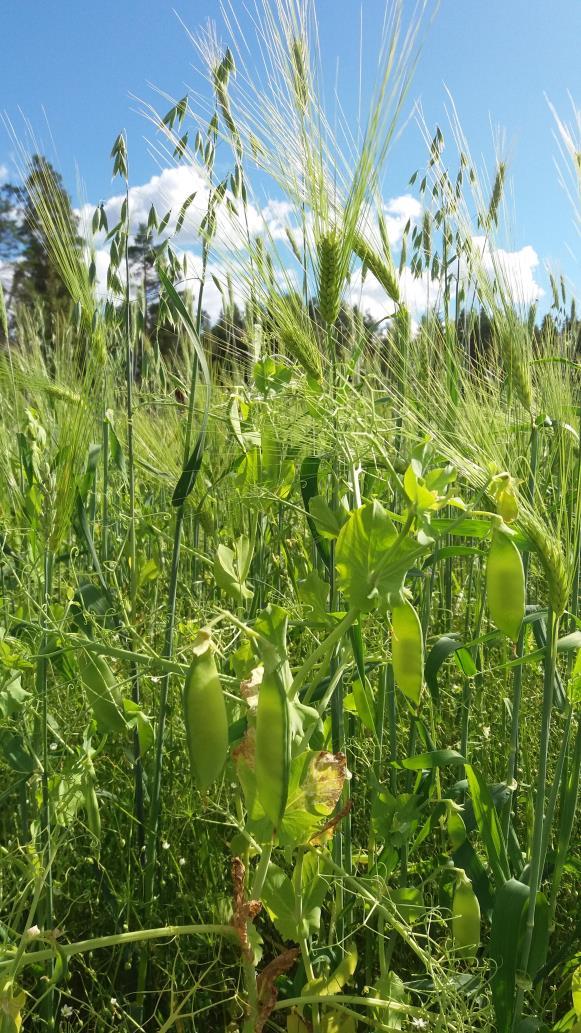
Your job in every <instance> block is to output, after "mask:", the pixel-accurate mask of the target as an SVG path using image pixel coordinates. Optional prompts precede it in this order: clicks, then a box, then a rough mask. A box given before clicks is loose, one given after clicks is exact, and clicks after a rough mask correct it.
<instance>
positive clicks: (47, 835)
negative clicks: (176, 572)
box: [36, 545, 54, 1026]
mask: <svg viewBox="0 0 581 1033" xmlns="http://www.w3.org/2000/svg"><path fill="white" fill-rule="evenodd" d="M53 563H54V556H53V553H52V551H51V549H50V546H49V545H47V546H46V548H45V552H44V572H43V586H42V597H43V604H42V624H41V627H42V636H41V646H40V650H39V656H38V659H37V662H36V690H37V693H38V696H39V699H40V705H41V727H40V735H41V741H40V754H41V757H42V775H41V811H40V841H41V843H42V849H43V855H44V858H45V865H46V880H45V884H44V893H43V897H42V901H41V908H40V914H41V920H42V926H43V928H44V929H45V930H51V929H53V928H54V912H53V886H52V856H51V854H52V851H51V839H52V829H51V820H50V795H49V750H48V657H47V655H46V651H47V646H48V634H49V606H50V596H51V591H52V572H53ZM51 977H52V966H51V969H50V971H49V979H50V978H51ZM42 1011H43V1016H44V1018H45V1020H46V1022H47V1023H48V1025H49V1026H53V1025H54V989H53V988H52V987H51V988H50V989H49V991H48V992H47V994H46V997H45V998H44V999H43V1003H42Z"/></svg>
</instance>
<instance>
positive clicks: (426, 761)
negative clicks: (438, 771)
mask: <svg viewBox="0 0 581 1033" xmlns="http://www.w3.org/2000/svg"><path fill="white" fill-rule="evenodd" d="M465 763H466V760H465V758H464V757H463V756H462V754H461V753H458V751H457V750H432V751H431V752H430V753H418V754H417V755H416V756H415V757H407V758H406V759H405V760H402V761H401V763H399V762H398V761H395V760H394V761H392V762H391V766H392V767H401V768H407V769H408V771H431V770H432V769H433V768H441V767H445V765H446V764H465Z"/></svg>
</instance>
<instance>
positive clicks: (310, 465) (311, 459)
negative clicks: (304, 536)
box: [301, 456, 329, 569]
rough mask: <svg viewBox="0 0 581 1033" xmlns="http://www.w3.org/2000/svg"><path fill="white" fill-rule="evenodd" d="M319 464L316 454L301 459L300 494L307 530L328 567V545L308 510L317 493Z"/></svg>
mask: <svg viewBox="0 0 581 1033" xmlns="http://www.w3.org/2000/svg"><path fill="white" fill-rule="evenodd" d="M320 465H321V460H320V459H319V457H318V456H307V457H306V459H303V462H302V464H301V494H302V497H303V506H304V507H305V512H306V516H307V525H308V528H309V531H310V532H311V535H312V537H313V541H314V543H315V546H316V549H317V552H318V553H319V555H320V557H321V559H322V560H323V563H324V564H325V566H326V567H327V569H328V568H329V546H328V544H327V542H326V541H325V539H324V538H323V536H322V535H321V534H320V533H319V529H318V527H317V525H316V523H315V521H314V520H313V518H312V516H311V514H310V511H309V504H310V501H311V499H312V498H314V497H315V496H316V495H318V493H319V487H318V476H319V466H320Z"/></svg>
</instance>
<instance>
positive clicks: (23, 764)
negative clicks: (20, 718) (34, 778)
mask: <svg viewBox="0 0 581 1033" xmlns="http://www.w3.org/2000/svg"><path fill="white" fill-rule="evenodd" d="M0 756H1V757H2V759H3V760H4V761H5V762H6V763H7V764H8V766H9V767H11V768H12V770H13V771H18V772H19V773H20V774H21V775H31V774H32V772H33V771H34V766H35V765H34V757H33V756H32V754H30V753H29V752H28V750H27V749H26V747H25V745H24V740H23V738H22V736H21V735H20V732H13V731H12V730H11V729H9V728H0Z"/></svg>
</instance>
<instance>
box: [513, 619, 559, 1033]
mask: <svg viewBox="0 0 581 1033" xmlns="http://www.w3.org/2000/svg"><path fill="white" fill-rule="evenodd" d="M558 629H559V620H558V617H555V616H554V614H553V611H552V608H551V607H550V606H549V609H548V613H547V647H546V651H545V666H544V679H543V711H542V718H541V742H540V747H539V764H538V776H537V796H536V801H535V815H534V824H533V843H532V850H531V867H530V876H529V886H530V893H529V899H528V908H527V919H526V926H525V931H524V936H523V943H522V948H521V954H520V959H519V969H520V971H521V972H526V971H527V969H528V963H529V957H530V953H531V945H532V941H533V930H534V925H535V910H536V904H537V892H538V890H539V887H540V883H541V878H542V867H541V865H542V860H543V850H542V847H543V829H544V821H545V796H546V783H547V760H548V753H549V737H550V731H551V711H552V707H553V683H554V680H555V663H556V657H557V636H558ZM524 995H525V988H524V986H522V985H521V986H519V988H518V990H517V995H516V1004H515V1012H514V1016H515V1018H514V1028H515V1029H516V1028H517V1027H518V1023H519V1022H520V1019H521V1016H522V1009H523V1004H524Z"/></svg>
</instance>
